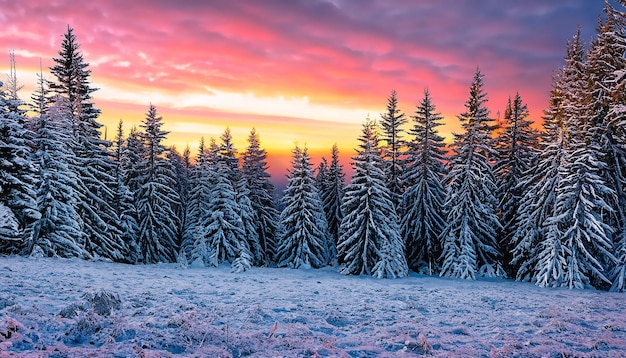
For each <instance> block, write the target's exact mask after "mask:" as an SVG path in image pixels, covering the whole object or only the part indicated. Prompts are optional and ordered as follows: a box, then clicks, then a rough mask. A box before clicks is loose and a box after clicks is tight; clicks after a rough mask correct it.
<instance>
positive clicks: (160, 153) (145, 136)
mask: <svg viewBox="0 0 626 358" xmlns="http://www.w3.org/2000/svg"><path fill="white" fill-rule="evenodd" d="M162 125H163V117H161V116H159V115H158V114H157V110H156V107H155V106H154V105H152V104H151V105H150V107H149V109H148V112H147V113H146V118H145V119H144V121H143V123H142V125H141V128H142V129H143V131H142V132H140V133H138V135H139V137H140V138H141V139H142V141H143V144H144V146H145V149H144V155H143V157H142V158H141V159H142V160H141V162H140V163H141V169H140V170H138V173H137V174H138V175H139V176H138V177H137V179H138V188H137V192H136V193H135V200H136V205H137V213H138V217H139V221H138V224H139V231H138V235H137V239H138V246H139V250H140V256H141V262H143V263H146V264H150V263H159V262H175V261H176V258H177V253H178V247H177V246H176V239H177V229H178V218H177V216H176V213H175V212H174V209H175V207H176V205H178V204H179V202H180V198H179V197H178V195H177V194H176V192H175V191H174V189H172V187H173V186H174V173H173V172H172V170H171V166H170V165H169V163H168V162H167V160H166V159H165V152H166V149H165V147H164V146H163V144H162V142H163V140H164V139H165V138H166V136H167V134H168V132H165V131H163V130H162V129H161V126H162ZM133 174H134V173H133Z"/></svg>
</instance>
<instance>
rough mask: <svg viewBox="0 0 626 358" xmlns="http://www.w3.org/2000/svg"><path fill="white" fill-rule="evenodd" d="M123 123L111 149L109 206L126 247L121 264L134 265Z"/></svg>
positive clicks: (134, 210)
mask: <svg viewBox="0 0 626 358" xmlns="http://www.w3.org/2000/svg"><path fill="white" fill-rule="evenodd" d="M123 127H124V122H123V121H122V120H120V121H119V122H118V126H117V133H116V135H115V140H114V141H113V146H112V147H111V156H112V158H113V162H114V163H115V170H114V172H113V177H114V178H115V184H114V186H113V188H112V189H113V201H112V203H111V206H112V207H113V210H115V213H116V214H117V217H118V225H119V227H120V229H121V232H122V239H123V240H124V243H125V245H126V247H127V252H126V255H125V256H124V258H123V259H122V261H123V262H128V263H136V262H137V261H138V259H139V248H138V247H137V229H138V227H137V208H136V206H135V198H134V196H133V193H132V192H131V191H130V189H129V187H128V185H126V177H127V175H126V172H125V170H124V159H125V152H126V150H127V148H126V140H125V139H124V130H123Z"/></svg>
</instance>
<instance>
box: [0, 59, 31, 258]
mask: <svg viewBox="0 0 626 358" xmlns="http://www.w3.org/2000/svg"><path fill="white" fill-rule="evenodd" d="M12 64H13V62H12ZM12 70H14V68H13V67H12ZM12 73H13V72H12ZM13 75H14V73H13ZM10 78H11V77H10ZM11 83H13V85H12V86H11ZM16 86H17V80H16V79H14V80H13V81H9V88H5V87H6V86H4V85H3V83H2V82H0V173H2V174H0V204H2V206H3V207H4V208H5V211H4V213H5V216H6V217H7V220H8V219H9V218H10V219H11V220H10V222H11V225H8V226H7V227H6V228H5V229H6V230H3V232H2V233H1V234H0V254H8V253H17V252H19V250H20V249H21V248H22V247H23V245H24V243H25V242H27V241H28V240H29V239H30V235H31V229H32V224H33V223H34V222H35V221H36V220H38V219H39V217H40V215H39V212H38V211H37V203H36V201H35V184H36V182H35V177H36V167H35V165H34V163H33V162H32V160H31V148H32V146H33V142H32V138H33V133H32V132H31V131H30V130H28V129H27V128H26V127H25V125H26V123H25V122H26V117H25V113H24V112H25V110H24V109H23V105H24V103H23V102H22V101H21V100H20V99H19V97H17V93H16ZM14 92H15V93H14ZM14 229H15V230H14Z"/></svg>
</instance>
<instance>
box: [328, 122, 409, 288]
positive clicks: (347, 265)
mask: <svg viewBox="0 0 626 358" xmlns="http://www.w3.org/2000/svg"><path fill="white" fill-rule="evenodd" d="M376 126H377V125H376V122H374V121H370V120H369V119H368V120H367V121H366V122H365V123H364V124H363V133H362V135H361V136H360V137H359V141H360V142H361V143H360V144H359V147H360V149H358V150H357V155H356V156H355V157H353V160H354V164H353V166H354V175H353V176H352V181H351V182H350V184H349V185H348V186H347V187H346V191H345V194H344V196H343V201H342V204H341V211H342V212H343V213H344V217H343V219H342V220H341V226H340V229H339V242H338V244H337V251H338V260H339V264H340V265H341V273H343V274H346V275H373V276H376V277H380V278H387V277H388V278H393V277H403V276H406V275H408V267H407V263H406V258H405V256H404V243H403V241H402V237H401V235H400V232H399V228H398V216H397V214H396V211H395V207H394V204H393V201H392V199H391V197H392V193H391V190H390V189H389V187H387V185H386V175H385V171H384V166H385V164H384V162H383V159H382V157H381V153H380V151H381V150H380V148H379V146H378V133H377V131H376Z"/></svg>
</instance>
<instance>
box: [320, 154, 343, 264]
mask: <svg viewBox="0 0 626 358" xmlns="http://www.w3.org/2000/svg"><path fill="white" fill-rule="evenodd" d="M331 158H332V159H331V161H330V166H329V167H328V172H327V174H326V176H325V179H324V180H325V182H324V184H323V185H322V188H323V189H322V190H321V191H320V197H321V199H322V204H323V205H324V213H325V214H326V222H327V223H328V231H329V232H330V235H331V237H332V240H331V241H330V245H329V246H330V247H329V263H331V264H336V263H337V242H338V240H339V227H340V226H341V220H342V219H343V212H342V211H341V200H342V199H343V193H344V190H345V180H346V175H345V174H344V172H343V166H342V165H341V164H339V148H338V147H337V144H334V145H333V148H332V149H331Z"/></svg>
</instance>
